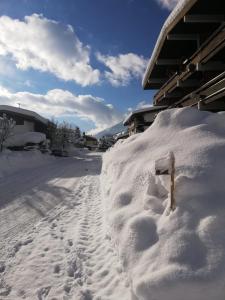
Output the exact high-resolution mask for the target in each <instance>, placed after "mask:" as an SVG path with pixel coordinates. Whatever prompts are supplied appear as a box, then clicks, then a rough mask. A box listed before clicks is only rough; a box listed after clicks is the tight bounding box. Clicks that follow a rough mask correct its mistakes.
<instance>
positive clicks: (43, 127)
mask: <svg viewBox="0 0 225 300" xmlns="http://www.w3.org/2000/svg"><path fill="white" fill-rule="evenodd" d="M3 114H6V115H7V117H8V118H12V119H13V120H14V121H15V122H16V125H15V127H14V129H13V133H14V134H18V133H26V132H41V133H45V134H46V133H47V126H48V122H49V121H48V120H47V119H45V118H43V117H42V116H40V115H39V114H37V113H36V112H34V111H31V110H27V109H23V108H18V107H14V106H9V105H0V116H2V115H3Z"/></svg>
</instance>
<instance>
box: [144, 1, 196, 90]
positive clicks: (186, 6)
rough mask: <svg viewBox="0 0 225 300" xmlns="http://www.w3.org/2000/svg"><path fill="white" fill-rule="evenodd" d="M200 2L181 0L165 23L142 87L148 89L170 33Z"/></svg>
mask: <svg viewBox="0 0 225 300" xmlns="http://www.w3.org/2000/svg"><path fill="white" fill-rule="evenodd" d="M197 1H198V0H180V2H178V4H177V6H176V7H175V8H174V10H173V11H172V12H171V14H170V15H169V17H168V18H167V20H166V22H165V23H164V25H163V27H162V29H161V32H160V34H159V37H158V39H157V42H156V45H155V48H154V50H153V53H152V56H151V58H150V60H149V63H148V66H147V69H146V71H145V74H144V77H143V80H142V86H143V88H146V86H147V85H148V79H149V76H150V74H151V72H152V70H153V68H154V65H155V62H156V60H157V57H158V56H159V53H160V51H161V49H162V47H163V44H164V42H165V40H166V38H167V35H168V34H169V32H170V31H171V30H172V29H173V27H174V26H175V25H176V24H177V23H178V22H179V21H180V20H181V19H182V18H183V17H184V16H185V14H186V13H187V12H188V11H189V10H190V8H191V7H192V6H193V5H194V4H195V3H196V2H197Z"/></svg>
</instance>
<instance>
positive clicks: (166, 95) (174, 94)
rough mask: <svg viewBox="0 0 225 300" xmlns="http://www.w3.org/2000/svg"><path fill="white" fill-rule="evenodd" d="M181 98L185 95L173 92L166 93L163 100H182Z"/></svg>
mask: <svg viewBox="0 0 225 300" xmlns="http://www.w3.org/2000/svg"><path fill="white" fill-rule="evenodd" d="M180 97H183V93H182V92H181V91H173V92H171V93H168V92H165V93H164V94H163V98H170V99H173V98H180Z"/></svg>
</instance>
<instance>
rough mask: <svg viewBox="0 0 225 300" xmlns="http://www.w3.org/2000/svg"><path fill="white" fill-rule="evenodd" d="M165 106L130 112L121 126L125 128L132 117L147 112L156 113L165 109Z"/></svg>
mask: <svg viewBox="0 0 225 300" xmlns="http://www.w3.org/2000/svg"><path fill="white" fill-rule="evenodd" d="M166 108H167V106H148V107H145V108H141V109H137V110H134V111H132V112H131V113H130V114H129V115H128V116H127V117H126V119H125V120H124V121H123V125H125V126H127V125H128V123H129V121H130V120H131V119H132V118H133V116H135V115H138V114H141V113H145V112H146V113H147V112H157V111H161V110H164V109H166Z"/></svg>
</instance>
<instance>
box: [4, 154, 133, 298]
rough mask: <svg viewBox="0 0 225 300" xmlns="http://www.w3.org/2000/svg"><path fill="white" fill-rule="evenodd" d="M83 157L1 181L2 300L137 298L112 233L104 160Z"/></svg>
mask: <svg viewBox="0 0 225 300" xmlns="http://www.w3.org/2000/svg"><path fill="white" fill-rule="evenodd" d="M26 154H28V153H26ZM78 154H79V155H74V156H73V157H68V158H49V159H46V157H47V156H43V157H45V159H44V162H45V163H43V164H41V165H39V166H38V165H37V164H36V165H34V164H33V167H32V168H22V167H21V165H20V164H16V163H15V165H16V166H17V167H18V166H19V167H18V168H17V169H16V167H15V168H14V171H12V170H11V172H9V170H8V172H5V173H4V177H2V178H0V191H1V193H0V299H4V300H5V299H6V300H20V299H28V300H35V299H37V300H44V299H49V300H50V299H51V300H53V299H54V300H56V299H57V300H61V299H62V300H67V299H73V300H90V299H96V300H97V299H99V300H100V299H101V300H103V299H104V300H106V299H114V300H117V299H124V300H126V299H127V300H128V299H130V286H129V281H128V280H127V276H126V275H125V274H124V273H123V270H122V268H121V265H120V263H119V260H118V256H117V253H116V252H115V251H114V248H113V246H112V244H111V240H110V238H109V235H107V232H106V228H105V223H104V216H103V207H102V201H101V196H100V191H99V174H100V170H101V154H98V153H84V154H82V155H81V154H80V153H78ZM21 156H22V157H23V155H22V154H21ZM20 159H21V157H20ZM40 161H41V159H40V157H39V163H40ZM30 163H31V162H30ZM0 168H1V165H0Z"/></svg>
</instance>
